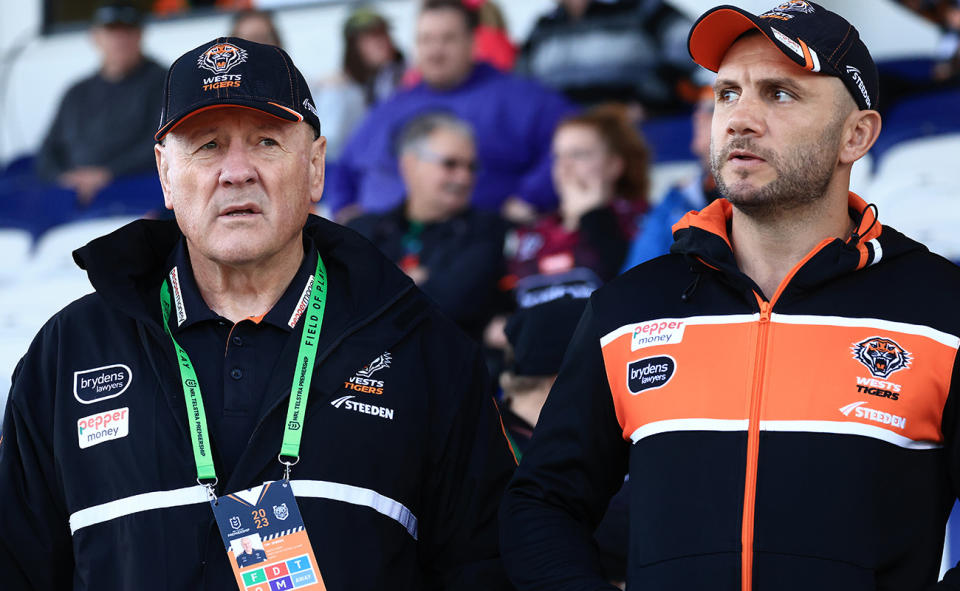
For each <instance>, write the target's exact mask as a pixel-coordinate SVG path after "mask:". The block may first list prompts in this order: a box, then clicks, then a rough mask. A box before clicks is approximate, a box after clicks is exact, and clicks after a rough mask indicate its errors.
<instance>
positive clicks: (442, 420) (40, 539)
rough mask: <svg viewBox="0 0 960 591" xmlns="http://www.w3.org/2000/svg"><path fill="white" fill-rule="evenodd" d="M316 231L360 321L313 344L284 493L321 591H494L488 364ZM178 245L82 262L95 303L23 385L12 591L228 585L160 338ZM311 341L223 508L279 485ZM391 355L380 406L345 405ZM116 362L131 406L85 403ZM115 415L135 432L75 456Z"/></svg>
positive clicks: (7, 430) (4, 485)
mask: <svg viewBox="0 0 960 591" xmlns="http://www.w3.org/2000/svg"><path fill="white" fill-rule="evenodd" d="M305 232H307V233H308V234H309V235H310V236H311V238H312V240H313V241H314V244H316V247H317V249H318V251H319V252H320V255H321V256H322V257H323V260H324V262H325V264H326V267H327V271H328V278H329V283H330V285H333V283H334V282H340V283H341V285H342V286H344V285H345V286H346V287H347V289H348V292H349V294H350V300H349V301H350V305H349V306H347V307H349V308H350V309H339V310H338V309H333V308H331V307H330V306H329V305H328V309H327V311H326V314H327V315H344V314H345V315H348V317H349V318H350V322H347V323H346V325H347V328H346V329H343V330H340V331H336V332H335V333H334V332H332V331H322V332H321V335H320V339H319V343H318V353H317V360H316V366H315V370H314V377H313V382H312V387H311V393H310V398H309V403H308V407H307V411H306V416H305V423H304V430H303V441H302V446H301V453H300V461H299V463H298V464H297V465H296V466H295V467H294V468H293V474H292V477H291V481H292V482H293V488H294V492H295V493H296V495H297V497H298V503H299V506H300V511H301V512H302V515H303V517H304V522H305V525H306V529H307V532H308V534H309V536H310V539H311V541H312V544H313V548H314V551H315V554H316V557H317V560H318V562H319V568H320V572H321V575H322V577H323V579H324V581H325V583H326V587H327V588H328V589H337V590H339V589H387V588H397V589H441V588H442V589H474V588H475V589H486V588H500V587H501V585H502V575H501V569H500V566H499V559H498V556H497V544H496V535H497V525H496V506H497V502H498V500H499V498H500V494H501V491H502V490H503V487H504V486H505V484H506V481H507V479H508V478H509V475H510V474H511V472H512V469H513V467H514V466H513V460H512V457H511V455H510V452H509V449H508V446H507V444H506V442H505V440H504V437H503V433H502V431H501V427H500V424H499V421H498V418H497V411H496V408H495V405H494V402H493V401H492V400H491V399H490V398H489V397H487V396H486V395H485V394H484V392H485V382H486V379H487V378H486V374H485V370H484V367H483V363H482V360H481V358H480V356H479V353H478V350H477V347H476V346H475V345H474V344H472V343H471V342H470V341H469V340H468V339H467V338H466V337H465V336H464V335H463V334H462V333H460V331H459V330H457V329H456V327H455V326H454V325H453V324H452V323H451V322H449V321H448V320H446V319H444V318H443V317H442V316H441V315H440V314H438V312H437V311H436V309H435V308H434V307H433V306H432V305H430V304H429V303H428V302H427V301H426V299H425V298H424V297H423V296H422V295H421V294H420V293H419V292H418V291H417V290H416V289H414V288H413V286H412V284H411V283H410V281H409V280H408V279H407V278H406V277H404V276H403V275H402V274H401V273H400V272H399V271H397V270H396V269H395V267H394V266H393V265H392V264H391V263H390V262H389V261H387V260H386V259H384V258H383V257H382V256H380V255H379V254H378V253H376V251H375V250H374V249H373V248H372V247H371V246H370V245H369V244H368V243H367V242H366V241H365V240H363V239H361V238H360V237H358V236H357V235H356V234H354V233H353V232H350V231H348V230H345V229H343V228H341V227H339V226H337V225H335V224H332V223H330V222H327V221H325V220H321V219H318V218H311V219H310V220H309V222H308V223H307V226H306V228H305ZM179 237H180V232H179V230H178V229H177V227H176V225H175V224H174V223H173V222H156V221H138V222H134V223H132V224H130V225H128V226H126V227H124V228H121V229H120V230H118V231H117V232H115V233H113V234H111V235H109V236H106V237H103V238H100V239H97V240H95V241H93V242H91V243H90V244H89V245H87V246H86V247H84V248H82V249H80V250H78V251H77V252H76V253H75V255H74V257H75V259H76V260H77V262H78V263H79V264H80V265H81V266H82V267H84V268H86V269H87V271H88V273H89V276H90V280H91V282H92V284H93V286H94V287H95V288H96V293H94V294H91V295H88V296H86V297H84V298H82V299H80V300H78V301H76V302H74V303H73V304H71V305H69V306H68V307H67V308H65V309H64V310H63V311H61V312H60V313H58V314H57V315H56V316H54V317H53V318H52V319H51V320H50V321H49V322H48V323H47V324H46V325H45V326H44V327H43V329H42V330H41V331H40V333H39V334H38V336H37V337H36V339H35V340H34V342H33V344H32V345H31V346H30V349H29V351H28V352H27V354H26V356H25V357H24V358H23V359H22V360H21V362H20V364H19V365H18V367H17V369H16V372H15V375H14V380H13V388H12V391H11V395H10V399H9V401H8V407H7V411H6V416H5V422H4V425H3V438H2V442H0V531H2V532H3V535H2V536H0V573H3V575H2V579H3V583H2V586H3V588H4V589H15V590H20V589H42V590H47V589H49V590H54V589H56V590H63V589H71V588H72V589H75V590H87V589H98V590H100V589H104V590H109V589H116V590H127V589H138V590H150V589H157V590H160V589H165V590H168V589H216V590H222V589H230V588H233V587H235V582H234V580H233V575H232V573H231V570H230V564H229V562H228V560H229V559H228V556H227V554H226V552H225V551H224V548H223V544H222V541H221V538H220V535H219V533H218V532H217V529H216V525H215V523H214V519H213V514H212V511H211V509H210V507H209V506H208V504H207V502H206V500H205V499H204V498H203V495H202V492H203V491H202V490H201V489H200V488H199V487H198V485H197V484H196V468H195V465H194V460H193V455H192V452H191V445H190V440H189V438H188V435H187V417H186V409H185V403H184V397H183V390H182V387H181V384H180V378H179V373H178V368H177V363H176V359H175V356H174V350H173V347H172V344H171V342H170V340H169V338H168V337H167V336H166V335H165V334H164V333H163V331H162V327H161V325H160V306H159V295H158V294H159V287H160V285H161V282H162V280H163V278H164V275H165V273H166V272H167V269H165V263H164V261H166V260H167V257H168V256H169V253H170V250H171V249H172V248H173V246H174V244H175V243H176V241H177V240H178V239H179ZM302 326H303V321H302V320H301V321H300V326H298V327H297V328H296V330H295V331H294V332H293V333H292V334H291V338H290V339H289V340H288V342H287V345H286V347H285V349H284V350H283V352H282V353H281V361H280V362H279V364H278V367H280V368H284V369H282V370H280V371H278V372H277V373H276V375H275V376H274V377H273V378H272V379H271V382H270V385H269V387H268V390H267V392H266V394H265V396H266V400H265V404H264V411H263V415H262V417H261V419H260V422H259V423H258V425H257V427H256V429H255V430H254V432H253V433H252V434H251V436H250V441H249V446H248V448H247V449H246V451H245V452H244V453H243V454H242V456H241V457H240V461H239V463H238V465H237V468H236V470H235V471H234V472H233V473H232V474H229V475H225V476H223V477H222V478H221V482H220V483H219V485H218V486H217V492H218V494H224V493H228V492H233V491H236V490H239V489H245V488H248V487H250V486H254V485H258V484H261V483H263V482H264V481H267V480H275V479H278V478H281V476H282V466H281V465H280V464H279V463H278V461H277V453H278V451H279V445H280V440H281V437H282V425H283V422H284V420H285V414H286V409H287V404H286V402H287V398H288V396H289V392H290V380H291V375H292V372H293V364H294V359H295V357H296V354H297V349H298V345H299V338H300V332H301V330H302ZM385 352H388V353H390V356H391V358H390V360H389V364H388V366H385V367H382V368H381V369H380V370H379V371H378V372H377V373H376V375H373V376H371V378H370V379H376V380H379V381H381V382H382V385H381V387H382V393H381V394H377V393H372V392H370V391H366V392H365V391H357V390H347V389H345V386H346V383H347V382H349V381H350V378H351V377H354V376H355V375H356V372H357V371H358V370H360V369H363V368H364V366H366V365H367V364H369V363H370V362H371V361H373V360H374V359H376V358H377V357H379V356H380V355H382V354H383V353H385ZM118 364H122V365H123V366H125V367H126V372H127V373H128V374H129V375H127V374H125V373H124V372H123V371H119V372H118V373H119V375H120V377H119V378H118V379H120V380H121V382H123V381H124V380H126V383H125V386H126V387H125V388H124V389H123V390H122V392H121V393H120V394H119V395H118V396H116V397H112V398H109V399H106V400H102V401H99V402H94V403H89V404H84V403H81V402H80V398H78V397H76V396H75V381H76V380H77V376H76V375H75V372H82V371H84V370H88V369H91V368H103V367H106V366H113V365H118ZM380 365H383V364H380ZM287 368H289V369H287ZM83 375H91V374H89V373H88V374H83ZM98 375H99V374H98ZM124 375H127V378H124ZM82 388H83V386H82V385H81V389H82ZM347 396H349V397H350V398H346V399H345V398H344V397H347ZM352 403H353V404H352ZM355 403H360V404H355ZM115 409H126V412H127V415H126V416H127V417H128V424H127V428H128V434H127V435H126V436H125V437H121V438H116V439H114V440H111V441H105V442H102V443H99V444H97V445H93V446H89V447H86V448H81V447H79V443H80V442H81V441H83V439H82V437H83V435H82V434H81V435H78V428H79V427H78V421H79V420H81V419H83V418H84V417H87V416H91V415H94V414H95V413H100V412H103V411H111V410H115ZM382 409H387V410H389V412H386V411H384V410H382ZM118 418H120V417H119V415H118ZM115 424H116V423H115ZM78 437H79V439H78ZM213 452H214V458H215V460H216V459H217V456H216V441H214V442H213ZM146 493H153V494H146ZM145 494H146V496H137V495H145ZM118 501H119V502H118ZM165 505H169V506H166V507H165Z"/></svg>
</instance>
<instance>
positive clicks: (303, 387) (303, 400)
mask: <svg viewBox="0 0 960 591" xmlns="http://www.w3.org/2000/svg"><path fill="white" fill-rule="evenodd" d="M326 305H327V268H326V267H325V266H324V265H323V260H322V259H321V258H320V255H319V254H318V255H317V271H316V273H315V274H314V276H313V286H312V287H311V288H310V299H309V300H308V302H307V308H306V310H304V312H303V316H304V326H303V335H302V336H301V337H300V351H299V353H298V354H297V366H296V369H295V371H294V376H293V383H292V384H291V386H290V400H289V402H288V404H287V422H286V424H285V425H284V427H283V443H282V444H281V445H280V454H279V456H277V457H278V459H280V463H282V464H284V465H285V466H286V472H285V475H284V476H285V478H286V479H287V480H289V479H290V466H292V465H294V464H296V463H297V461H299V459H300V455H299V454H300V437H301V432H302V429H303V414H304V410H305V409H306V406H307V396H308V395H309V393H310V380H311V379H313V362H314V361H315V360H316V358H317V337H319V335H320V326H321V325H322V324H323V311H324V309H325V308H326ZM160 310H161V312H162V313H163V330H164V331H165V332H166V333H167V336H169V337H170V340H171V341H173V347H174V349H176V351H177V359H178V360H179V362H180V380H181V381H182V382H183V396H184V398H185V399H186V402H187V421H188V422H189V423H190V425H191V427H190V442H191V443H192V444H193V459H194V461H195V462H196V464H197V482H198V483H200V484H205V485H206V486H207V487H208V488H209V489H211V492H212V489H213V487H214V486H216V484H217V473H216V470H215V469H214V467H213V456H212V455H211V454H210V437H209V435H208V433H209V432H208V431H207V417H206V413H204V411H203V396H202V395H201V393H200V383H199V381H198V380H197V372H196V371H194V369H193V363H191V362H190V357H189V356H188V355H187V352H186V351H184V350H183V347H181V346H180V343H178V342H177V340H176V339H175V338H173V333H172V332H171V331H170V326H169V324H170V286H169V284H168V282H167V280H166V279H165V280H164V281H163V286H162V287H161V289H160ZM283 457H288V458H293V461H292V462H289V461H287V462H285V461H284V460H283V459H282V458H283ZM204 481H207V482H206V483H205V482H204Z"/></svg>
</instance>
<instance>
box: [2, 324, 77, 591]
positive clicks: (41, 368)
mask: <svg viewBox="0 0 960 591" xmlns="http://www.w3.org/2000/svg"><path fill="white" fill-rule="evenodd" d="M38 340H39V339H38ZM37 348H38V345H37V342H36V341H35V342H34V345H33V346H32V347H31V350H30V351H29V352H28V353H27V356H26V357H25V358H24V359H23V360H21V361H20V364H19V365H18V366H17V369H16V371H15V372H14V375H13V386H12V388H11V390H10V396H9V398H8V399H7V409H6V412H5V414H4V419H3V431H2V432H0V532H2V535H0V573H3V588H4V589H22V590H32V591H41V590H43V591H45V590H50V591H54V590H56V591H59V590H62V589H70V588H71V586H72V576H73V553H72V547H71V538H70V529H69V525H68V518H67V514H66V510H65V508H64V503H63V500H62V499H63V495H62V494H61V493H60V492H59V485H58V482H59V479H58V478H57V474H56V465H57V463H56V462H57V460H56V459H55V457H54V450H53V434H54V428H53V409H52V408H51V406H52V404H49V403H47V402H46V401H47V400H50V399H52V397H53V396H52V392H51V391H50V390H49V388H52V385H50V384H48V383H46V382H47V379H44V377H48V379H51V380H52V379H55V376H56V373H55V372H56V370H55V368H53V367H48V365H52V364H44V363H43V362H42V361H41V360H40V359H39V357H40V355H38V354H37V350H36V349H37Z"/></svg>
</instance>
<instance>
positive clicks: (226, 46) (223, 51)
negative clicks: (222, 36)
mask: <svg viewBox="0 0 960 591" xmlns="http://www.w3.org/2000/svg"><path fill="white" fill-rule="evenodd" d="M245 61H247V50H246V49H240V48H239V47H237V46H236V45H233V44H231V43H217V44H216V45H212V46H210V47H209V48H208V49H207V50H206V51H204V52H203V53H201V54H200V57H199V58H198V59H197V67H198V68H203V69H204V70H210V71H211V72H213V73H214V74H226V73H227V72H229V71H230V70H232V69H233V68H234V67H235V66H237V65H239V64H242V63H244V62H245Z"/></svg>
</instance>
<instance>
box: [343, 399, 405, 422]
mask: <svg viewBox="0 0 960 591" xmlns="http://www.w3.org/2000/svg"><path fill="white" fill-rule="evenodd" d="M354 398H355V397H354V396H353V395H352V394H351V395H349V396H341V397H340V398H337V399H336V400H331V401H330V406H332V407H334V408H342V409H344V410H350V411H353V412H358V413H360V414H365V415H372V416H375V417H380V418H383V419H387V420H388V421H392V420H393V409H392V408H387V407H385V406H377V405H375V404H366V403H363V402H357V401H356V400H354Z"/></svg>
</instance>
